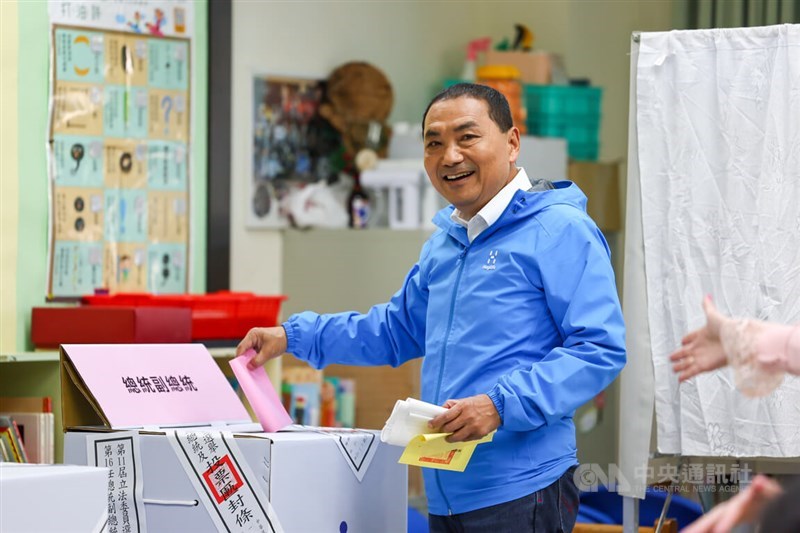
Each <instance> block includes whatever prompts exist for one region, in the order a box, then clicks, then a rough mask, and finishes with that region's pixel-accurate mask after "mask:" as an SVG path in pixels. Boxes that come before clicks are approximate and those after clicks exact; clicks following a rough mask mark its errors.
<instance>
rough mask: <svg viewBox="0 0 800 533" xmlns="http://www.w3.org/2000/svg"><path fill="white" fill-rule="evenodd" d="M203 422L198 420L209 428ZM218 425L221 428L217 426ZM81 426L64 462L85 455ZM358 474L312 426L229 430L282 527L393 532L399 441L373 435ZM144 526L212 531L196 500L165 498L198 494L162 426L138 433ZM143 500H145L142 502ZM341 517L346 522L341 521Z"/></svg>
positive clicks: (67, 443) (397, 524) (400, 511)
mask: <svg viewBox="0 0 800 533" xmlns="http://www.w3.org/2000/svg"><path fill="white" fill-rule="evenodd" d="M209 429H211V428H207V427H206V428H198V430H201V431H202V430H209ZM218 429H221V428H218ZM91 434H92V433H90V432H85V431H68V432H67V434H66V435H65V440H64V462H65V463H75V464H82V463H86V457H87V444H88V442H89V441H88V439H87V437H88V436H89V435H91ZM374 435H375V439H376V445H377V446H378V448H377V450H376V452H375V456H374V457H373V459H372V462H371V463H370V465H369V468H368V469H367V471H366V473H365V475H364V478H363V479H362V481H361V482H359V481H358V480H357V479H356V476H355V475H354V474H353V472H351V470H350V468H349V467H348V465H347V463H346V462H345V458H344V457H343V455H342V453H341V452H340V450H339V449H337V445H336V442H335V440H334V439H332V438H330V437H328V436H325V435H319V434H313V433H296V432H286V433H284V432H281V433H253V434H237V433H234V436H235V440H236V443H237V444H238V446H239V448H240V449H241V451H242V453H243V454H244V456H245V458H246V462H247V464H248V465H249V467H250V469H251V470H252V471H253V473H254V474H255V476H254V477H255V481H256V484H257V485H258V487H259V489H260V490H261V491H262V492H263V494H267V495H268V498H269V502H270V504H271V505H272V508H273V510H274V512H275V514H276V515H277V517H278V519H279V521H280V525H281V526H282V528H283V530H284V531H286V532H287V533H293V532H317V531H333V532H336V531H350V532H359V531H362V532H372V531H380V532H386V533H391V532H397V533H405V531H406V528H407V525H406V521H407V511H408V502H407V493H406V485H407V478H406V476H407V474H406V472H407V470H406V466H405V465H401V464H398V463H397V460H398V459H399V457H400V453H401V452H402V449H401V448H399V447H396V446H388V445H386V444H383V443H380V442H379V440H380V439H379V437H378V432H374ZM139 439H140V440H139V447H140V450H141V462H142V474H143V475H142V477H143V479H142V481H143V489H144V493H143V494H144V500H145V504H144V509H145V514H146V519H147V529H148V531H151V532H157V531H165V532H172V531H214V530H215V526H214V522H212V519H211V517H210V516H209V512H208V511H207V509H206V507H205V506H204V505H202V504H200V505H195V506H170V505H163V504H160V503H156V502H163V501H191V500H197V499H199V498H201V497H202V495H198V494H197V491H196V489H195V487H194V486H193V485H192V483H191V482H190V479H189V477H188V476H187V473H186V471H185V470H184V469H183V468H182V466H181V464H180V462H179V460H178V457H177V456H176V454H175V452H174V450H173V448H172V446H171V445H170V443H169V442H168V440H167V436H166V435H165V434H164V433H140V435H139ZM148 502H150V503H148ZM342 524H346V528H345V529H342Z"/></svg>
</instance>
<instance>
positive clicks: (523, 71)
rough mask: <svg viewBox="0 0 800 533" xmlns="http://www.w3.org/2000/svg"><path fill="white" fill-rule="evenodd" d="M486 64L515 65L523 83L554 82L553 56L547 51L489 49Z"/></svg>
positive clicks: (544, 83)
mask: <svg viewBox="0 0 800 533" xmlns="http://www.w3.org/2000/svg"><path fill="white" fill-rule="evenodd" d="M484 65H513V66H515V67H517V68H518V69H519V72H520V75H521V81H522V83H534V84H538V85H546V84H548V83H552V80H553V76H552V69H553V64H552V58H551V55H550V54H549V53H547V52H517V51H499V50H487V51H486V57H485V61H484Z"/></svg>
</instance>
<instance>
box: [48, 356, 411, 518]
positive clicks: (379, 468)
mask: <svg viewBox="0 0 800 533" xmlns="http://www.w3.org/2000/svg"><path fill="white" fill-rule="evenodd" d="M61 360H62V364H61V368H62V372H61V381H62V398H63V400H62V406H63V418H64V427H65V428H67V429H68V431H67V433H66V435H65V444H64V461H65V462H66V463H74V464H101V460H102V459H103V454H102V447H103V446H106V447H107V450H112V449H113V450H114V453H115V454H116V450H117V441H119V442H122V441H126V440H127V441H130V446H129V451H130V453H127V452H126V455H125V457H126V459H127V461H128V462H127V464H126V467H130V471H129V472H128V473H129V474H132V475H131V477H130V478H128V479H135V480H138V481H137V482H136V483H138V488H139V490H141V494H138V493H137V494H136V495H135V496H134V495H133V493H134V492H135V490H133V489H132V488H130V487H126V489H127V490H129V491H130V492H129V493H127V494H126V495H125V497H124V498H122V499H124V500H125V501H126V502H129V501H130V502H131V505H130V506H129V508H131V509H133V508H137V509H140V508H141V509H142V520H141V521H142V522H146V526H147V528H148V530H150V531H214V530H216V529H218V528H220V525H219V524H220V522H219V520H222V519H223V516H222V513H218V514H219V516H216V515H214V514H212V513H213V512H215V511H214V509H215V507H214V505H215V504H214V500H216V505H217V506H223V507H224V506H226V505H227V504H228V503H230V505H231V506H233V505H234V499H235V498H237V497H239V496H241V495H244V496H245V497H246V498H249V501H250V502H257V504H258V506H259V507H263V508H264V509H266V510H265V511H264V513H265V514H264V516H266V517H267V520H268V519H269V516H270V513H273V515H272V516H274V517H277V520H276V522H279V523H280V526H281V527H280V528H273V530H274V531H281V530H283V531H287V532H293V531H299V532H305V531H309V532H316V531H345V530H347V531H382V532H383V531H387V532H393V531H397V532H405V531H406V521H407V468H406V466H405V465H401V464H399V463H398V462H397V461H398V459H399V457H400V454H401V452H402V450H401V449H400V448H399V447H393V446H388V445H385V444H383V443H381V442H380V438H379V436H378V432H374V431H373V432H367V431H353V430H350V431H351V432H352V433H347V431H348V430H343V431H342V432H341V433H331V432H325V431H322V430H308V429H306V430H305V431H288V432H280V433H263V432H260V426H257V425H254V424H252V423H250V420H249V417H248V416H247V413H246V410H245V409H244V406H243V405H242V404H241V402H240V401H239V399H238V397H237V396H236V394H235V393H234V392H233V389H231V388H230V385H229V384H228V382H227V381H226V380H225V377H224V376H223V375H222V372H221V371H220V370H219V367H217V365H216V364H215V362H214V361H213V359H212V358H211V356H210V355H209V354H208V352H207V350H206V349H205V348H204V347H203V346H202V345H103V346H93V345H63V346H62V347H61ZM159 376H166V377H175V376H183V377H185V378H187V379H185V380H184V379H181V380H178V383H179V384H184V387H183V390H181V391H178V390H167V391H164V390H160V389H159V390H151V389H152V387H149V386H148V387H145V385H149V384H152V383H153V382H154V381H155V379H156V378H158V377H159ZM148 377H149V379H148ZM131 380H133V381H131ZM164 381H165V382H166V383H167V384H170V383H174V382H175V380H174V379H166V380H164ZM134 383H135V384H138V388H139V392H138V393H137V392H133V390H132V388H131V387H132V386H133V384H134ZM186 383H191V384H192V387H191V389H188V388H187V387H186V386H185V384H186ZM243 419H246V420H243ZM86 424H93V425H95V427H86ZM243 424H244V425H243ZM196 426H202V427H196ZM169 427H173V428H175V429H169ZM125 428H129V429H130V428H141V429H134V430H131V431H122V430H124V429H125ZM177 428H179V429H177ZM114 430H121V431H114ZM223 432H224V433H223ZM181 435H184V437H183V438H187V439H188V437H186V435H193V436H195V437H197V436H201V437H202V439H204V440H205V439H214V438H217V439H218V440H219V442H220V444H221V445H214V453H213V454H209V455H211V457H209V458H208V459H209V461H208V462H207V463H205V462H203V461H195V463H198V462H199V463H200V464H202V465H204V466H202V467H201V468H200V467H196V470H192V468H191V466H192V458H191V457H190V455H191V454H190V453H189V446H188V445H185V446H182V445H181V444H180V440H179V439H180V438H181V437H180V436H181ZM111 442H114V444H113V448H112V446H110V445H109V443H111ZM186 442H187V443H188V442H189V440H186ZM192 442H193V443H194V442H195V441H192ZM210 449H211V447H210V446H209V450H210ZM364 451H366V453H362V452H364ZM194 452H197V450H194ZM180 453H183V455H180ZM109 458H110V459H113V460H114V461H115V468H120V466H119V465H120V464H121V463H120V461H119V459H118V458H117V456H116V455H114V456H113V457H111V456H110V454H109V455H107V456H106V459H109ZM195 459H196V457H195ZM203 459H206V458H205V457H204V458H203ZM92 461H94V462H92ZM104 466H108V465H107V464H104ZM223 467H224V469H225V472H232V474H231V476H232V477H233V478H235V479H236V480H237V483H238V484H237V485H236V489H235V491H230V490H229V489H228V487H227V485H226V486H224V487H223V488H222V489H220V492H218V493H217V492H214V489H213V488H212V485H211V481H210V480H213V479H214V478H216V476H217V475H218V474H221V473H222V472H223ZM197 468H200V469H199V470H197ZM113 473H114V468H112V469H111V474H110V475H109V479H112V478H114V476H113ZM121 477H122V476H121V475H120V474H119V472H118V473H117V477H116V479H120V478H121ZM202 480H205V483H206V485H204V484H203V481H202ZM117 488H119V487H117ZM118 501H121V499H120V498H119V497H118ZM176 502H178V503H176ZM187 502H190V503H188V504H187ZM191 502H195V503H191ZM126 505H127V503H126ZM220 509H222V508H220ZM222 512H224V509H222ZM109 516H110V517H111V515H109ZM137 516H138V515H137ZM224 518H225V519H230V516H226V517H224ZM110 519H111V518H110ZM270 524H272V522H270ZM267 530H268V528H267ZM120 531H121V530H120Z"/></svg>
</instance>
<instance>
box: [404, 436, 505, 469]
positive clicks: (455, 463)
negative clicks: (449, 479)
mask: <svg viewBox="0 0 800 533" xmlns="http://www.w3.org/2000/svg"><path fill="white" fill-rule="evenodd" d="M494 434H495V432H494V431H492V432H491V433H489V434H488V435H486V436H485V437H483V438H482V439H478V440H471V441H467V442H447V441H446V440H445V438H446V437H447V436H448V435H450V433H427V434H423V435H417V436H416V437H414V438H413V439H411V441H410V442H409V443H408V446H406V449H405V451H403V455H401V456H400V461H399V462H400V463H403V464H407V465H413V466H421V467H423V468H438V469H440V470H452V471H454V472H463V471H464V469H465V468H467V464H469V460H470V459H471V458H472V452H474V451H475V446H477V445H478V444H483V443H484V442H490V441H491V440H492V438H493V437H494Z"/></svg>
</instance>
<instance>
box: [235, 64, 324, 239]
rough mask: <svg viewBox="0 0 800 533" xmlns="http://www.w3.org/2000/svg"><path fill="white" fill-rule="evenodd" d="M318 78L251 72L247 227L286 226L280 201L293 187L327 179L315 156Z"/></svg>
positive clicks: (319, 94)
mask: <svg viewBox="0 0 800 533" xmlns="http://www.w3.org/2000/svg"><path fill="white" fill-rule="evenodd" d="M322 91H323V88H322V82H321V81H320V80H319V79H312V78H300V77H281V76H262V75H254V76H253V159H252V164H253V174H252V175H253V179H252V181H251V189H250V209H249V210H248V217H247V223H248V226H249V227H251V228H282V227H286V226H288V219H287V212H286V209H285V207H284V206H283V205H282V204H283V201H284V199H285V198H286V197H287V196H288V195H289V193H290V192H291V191H292V190H293V189H294V188H296V187H302V186H304V185H307V184H309V183H314V182H317V181H320V180H324V179H326V178H327V176H328V174H329V173H330V170H329V168H330V164H329V161H328V158H327V157H325V156H323V155H322V154H320V153H319V152H320V145H321V144H322V143H324V142H325V139H321V138H320V137H321V135H322V134H323V131H322V130H321V129H320V127H319V124H318V121H319V118H318V116H317V111H318V109H319V105H320V101H321V98H322Z"/></svg>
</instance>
